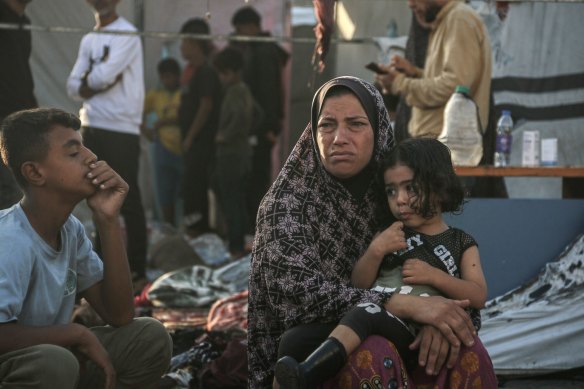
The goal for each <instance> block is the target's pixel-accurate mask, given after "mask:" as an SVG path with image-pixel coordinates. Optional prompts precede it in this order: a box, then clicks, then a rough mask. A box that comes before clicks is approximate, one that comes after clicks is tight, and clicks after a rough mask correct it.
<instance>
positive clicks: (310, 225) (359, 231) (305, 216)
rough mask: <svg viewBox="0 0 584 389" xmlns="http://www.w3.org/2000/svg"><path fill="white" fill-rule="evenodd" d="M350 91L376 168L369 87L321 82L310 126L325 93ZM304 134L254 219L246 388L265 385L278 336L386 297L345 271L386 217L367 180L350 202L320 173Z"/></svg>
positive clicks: (388, 140) (378, 148) (385, 127)
mask: <svg viewBox="0 0 584 389" xmlns="http://www.w3.org/2000/svg"><path fill="white" fill-rule="evenodd" d="M336 86H342V87H346V88H348V89H350V90H351V91H352V92H353V93H354V94H355V95H356V96H357V97H358V98H359V100H360V101H361V103H362V105H363V108H364V109H365V112H366V113H367V115H368V117H369V120H370V122H371V124H372V126H373V129H374V132H375V145H374V149H373V155H372V157H371V161H370V163H369V167H370V168H371V169H374V170H376V168H377V164H378V161H379V160H380V158H381V156H382V154H383V153H384V152H385V151H386V150H388V149H389V148H390V147H392V146H393V132H392V129H391V126H390V124H389V117H388V114H387V110H386V108H385V105H384V104H383V99H382V97H381V95H380V94H379V92H378V91H377V89H376V88H375V87H374V86H373V85H371V84H369V83H367V82H365V81H363V80H360V79H358V78H354V77H338V78H335V79H333V80H330V81H328V82H327V83H325V84H324V85H323V86H322V87H321V88H320V89H319V90H318V92H317V93H316V95H315V98H314V101H313V106H312V107H313V109H312V123H313V124H314V123H316V119H317V117H318V114H319V113H320V109H321V107H322V103H323V102H324V99H325V98H326V96H327V93H328V92H329V91H330V90H331V88H333V87H336ZM312 127H313V125H308V126H307V128H306V129H305V130H304V132H303V133H302V135H301V136H300V139H299V140H298V142H297V143H296V146H295V147H294V149H293V150H292V153H291V154H290V157H289V158H288V160H287V161H286V163H285V165H284V167H283V168H282V171H281V172H280V174H279V175H278V177H277V179H276V181H275V182H274V184H273V185H272V187H271V188H270V189H269V190H268V192H267V193H266V195H265V196H264V198H263V200H262V203H261V205H260V209H259V211H258V215H257V223H256V235H255V241H254V250H253V254H252V263H251V269H250V276H249V310H248V319H249V325H248V340H249V341H248V357H249V373H250V381H249V382H250V387H251V388H269V387H271V385H272V379H273V366H274V364H275V363H276V358H277V348H278V342H279V339H280V336H281V335H282V333H284V331H286V330H287V329H289V328H291V327H294V326H296V325H298V324H301V323H311V322H321V323H330V322H336V321H338V320H339V318H340V317H341V316H342V315H343V314H344V313H345V312H347V311H348V310H349V309H351V308H352V307H353V306H355V305H356V304H358V303H361V302H374V303H382V302H383V300H384V299H385V298H386V297H387V296H386V295H383V294H380V293H378V292H375V291H371V290H363V289H358V288H354V287H352V286H351V284H350V277H351V270H352V268H353V265H354V264H355V262H356V261H357V259H359V257H360V256H361V255H362V254H363V253H364V252H365V250H366V249H367V247H368V245H369V243H370V242H371V240H372V238H373V236H374V235H375V233H376V232H377V231H379V230H380V229H381V227H382V226H381V224H380V219H382V218H385V219H386V220H387V217H388V215H389V210H388V206H387V201H386V198H385V196H384V194H383V186H382V185H381V183H380V182H378V181H376V180H375V178H374V177H375V175H372V174H370V175H368V177H369V179H368V181H367V182H365V183H363V185H364V186H365V188H364V189H363V191H362V193H363V195H362V196H359V198H355V196H353V195H352V193H351V192H350V191H349V190H348V189H347V188H346V186H345V185H343V183H342V182H340V181H339V180H337V179H336V178H334V177H333V176H331V175H330V174H327V173H326V171H325V169H324V167H323V165H322V163H321V161H320V157H319V153H318V147H317V145H316V141H315V138H314V137H313V130H312Z"/></svg>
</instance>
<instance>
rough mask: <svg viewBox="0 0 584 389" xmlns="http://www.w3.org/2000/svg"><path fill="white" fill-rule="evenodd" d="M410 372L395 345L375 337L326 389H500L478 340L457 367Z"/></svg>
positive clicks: (357, 353) (468, 348)
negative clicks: (432, 373)
mask: <svg viewBox="0 0 584 389" xmlns="http://www.w3.org/2000/svg"><path fill="white" fill-rule="evenodd" d="M388 360H390V361H391V362H388ZM384 362H385V365H384ZM410 373H411V374H410ZM410 373H408V372H407V371H406V370H405V368H404V365H403V362H402V360H401V358H400V356H399V354H398V353H397V350H396V349H395V347H394V346H393V344H392V343H391V342H389V341H388V340H387V339H385V338H382V337H380V336H377V335H374V336H370V337H369V338H367V339H365V341H364V342H363V343H362V344H361V346H360V347H359V348H358V349H357V350H355V351H354V352H353V353H352V354H351V355H350V356H349V360H348V362H347V364H346V365H345V367H344V368H343V369H342V370H341V371H340V372H339V373H338V374H337V375H336V376H335V377H334V378H332V379H331V380H329V381H328V382H327V383H326V384H325V385H324V386H323V388H324V389H333V388H340V389H357V388H395V389H406V388H407V389H440V388H449V389H471V388H472V389H477V388H483V389H496V388H498V384H497V378H496V376H495V371H494V369H493V364H492V363H491V358H490V357H489V355H488V353H487V350H486V349H485V348H484V346H483V344H482V343H481V341H480V339H479V338H478V337H477V338H475V344H474V346H472V347H466V348H463V350H462V351H461V354H460V357H459V360H458V362H457V364H456V366H455V367H454V368H452V369H446V368H444V369H442V371H441V372H440V374H438V375H437V376H428V375H426V374H425V373H424V370H423V369H421V368H419V367H418V368H416V369H415V371H413V372H410ZM390 381H394V384H393V385H392V384H390Z"/></svg>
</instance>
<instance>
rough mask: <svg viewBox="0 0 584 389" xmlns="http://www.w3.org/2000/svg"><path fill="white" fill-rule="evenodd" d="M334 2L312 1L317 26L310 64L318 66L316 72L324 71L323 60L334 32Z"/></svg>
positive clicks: (328, 0)
mask: <svg viewBox="0 0 584 389" xmlns="http://www.w3.org/2000/svg"><path fill="white" fill-rule="evenodd" d="M335 1H336V0H313V2H312V3H313V4H314V13H315V15H316V20H317V21H318V24H317V25H316V27H314V35H315V36H316V45H315V47H314V55H313V57H312V64H313V65H317V66H318V71H319V72H322V71H323V70H324V59H325V57H326V55H327V53H328V50H329V46H330V42H331V36H332V34H333V30H334V11H335Z"/></svg>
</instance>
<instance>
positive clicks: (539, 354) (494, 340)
mask: <svg viewBox="0 0 584 389" xmlns="http://www.w3.org/2000/svg"><path fill="white" fill-rule="evenodd" d="M482 317H483V326H482V328H481V332H480V334H479V335H480V338H481V340H482V341H483V344H484V345H485V347H486V348H487V350H488V352H489V354H490V356H491V359H492V361H493V365H494V367H495V370H496V372H497V374H501V375H505V374H509V375H515V374H525V373H530V374H539V373H542V374H543V373H550V372H554V371H559V370H569V369H573V368H577V367H582V366H584V353H582V347H583V346H584V325H583V324H582V323H584V234H583V235H580V236H579V237H578V238H577V239H576V240H575V241H574V242H573V243H572V244H570V245H569V246H568V247H567V249H566V250H565V251H564V252H563V253H562V254H561V255H560V256H559V258H558V259H557V260H556V261H553V262H549V263H547V264H546V265H545V267H544V268H543V269H542V271H541V273H540V274H539V275H538V277H536V278H534V279H533V280H531V281H529V282H527V283H526V284H524V285H522V286H520V287H518V288H516V289H514V290H512V291H510V292H508V293H506V294H504V295H502V296H499V297H497V298H495V299H493V300H490V301H489V302H487V306H486V308H485V309H484V310H483V311H482Z"/></svg>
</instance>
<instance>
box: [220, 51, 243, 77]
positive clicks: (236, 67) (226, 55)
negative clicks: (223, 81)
mask: <svg viewBox="0 0 584 389" xmlns="http://www.w3.org/2000/svg"><path fill="white" fill-rule="evenodd" d="M213 66H214V67H215V68H216V69H217V71H218V72H219V73H224V72H225V71H228V70H231V71H232V72H235V73H237V72H239V71H241V69H243V54H242V53H241V50H239V49H236V48H235V47H226V48H224V49H223V50H221V51H220V52H219V53H217V55H216V56H215V58H214V59H213Z"/></svg>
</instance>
